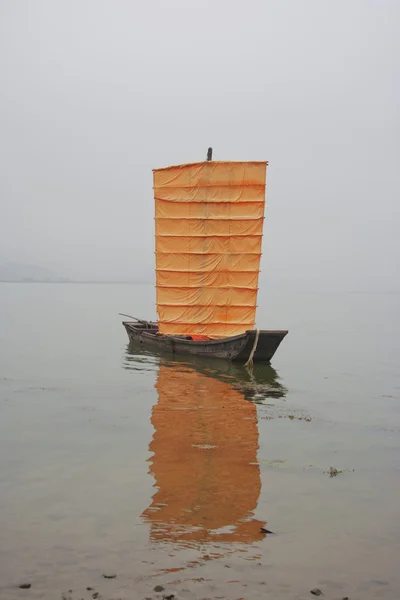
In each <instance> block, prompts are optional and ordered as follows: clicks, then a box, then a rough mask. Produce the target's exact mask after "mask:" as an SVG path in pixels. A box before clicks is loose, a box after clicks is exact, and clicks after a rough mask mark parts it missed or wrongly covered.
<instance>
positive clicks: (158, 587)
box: [154, 585, 165, 592]
mask: <svg viewBox="0 0 400 600" xmlns="http://www.w3.org/2000/svg"><path fill="white" fill-rule="evenodd" d="M164 590H165V588H163V586H162V585H156V587H155V588H154V591H155V592H163V591H164Z"/></svg>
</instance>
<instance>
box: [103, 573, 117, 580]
mask: <svg viewBox="0 0 400 600" xmlns="http://www.w3.org/2000/svg"><path fill="white" fill-rule="evenodd" d="M116 576H117V574H116V573H103V577H104V579H115V578H116Z"/></svg>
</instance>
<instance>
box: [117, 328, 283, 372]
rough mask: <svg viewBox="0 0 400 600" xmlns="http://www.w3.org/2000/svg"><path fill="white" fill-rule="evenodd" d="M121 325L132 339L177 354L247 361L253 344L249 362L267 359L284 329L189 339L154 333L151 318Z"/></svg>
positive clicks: (273, 350)
mask: <svg viewBox="0 0 400 600" xmlns="http://www.w3.org/2000/svg"><path fill="white" fill-rule="evenodd" d="M123 325H124V327H125V329H126V332H127V334H128V336H129V340H130V341H131V342H132V343H135V342H136V343H139V344H141V345H144V346H149V347H152V348H157V349H158V350H161V351H167V352H172V353H174V354H175V353H176V354H180V355H188V354H190V355H196V356H204V357H207V358H225V359H228V360H233V361H240V362H247V361H249V359H250V356H251V353H252V350H253V348H255V351H254V353H253V356H252V357H251V358H252V361H253V362H267V363H269V362H270V361H271V359H272V357H273V356H274V354H275V352H276V351H277V349H278V347H279V344H280V343H281V341H282V340H283V338H284V337H285V336H286V335H287V333H288V332H287V331H279V330H277V331H262V330H261V331H259V334H258V340H257V344H255V341H256V337H257V330H251V331H245V332H244V333H242V334H241V335H235V336H232V337H228V338H222V339H216V340H192V339H191V337H190V336H172V335H163V334H159V333H158V325H157V323H155V322H151V321H141V322H129V321H124V322H123Z"/></svg>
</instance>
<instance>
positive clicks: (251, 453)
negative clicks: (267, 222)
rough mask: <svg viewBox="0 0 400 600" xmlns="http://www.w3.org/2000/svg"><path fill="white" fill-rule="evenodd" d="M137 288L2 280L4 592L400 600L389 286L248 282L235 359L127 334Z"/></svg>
mask: <svg viewBox="0 0 400 600" xmlns="http://www.w3.org/2000/svg"><path fill="white" fill-rule="evenodd" d="M153 294H154V289H153V288H152V287H151V286H133V285H72V284H64V285H58V284H49V285H45V284H37V285H36V284H0V314H1V317H0V532H1V535H0V595H1V596H2V597H4V598H7V599H13V598H22V597H27V596H29V597H30V598H46V599H47V598H49V599H50V598H51V599H54V598H61V597H62V595H63V594H64V597H71V598H72V600H79V599H80V598H85V599H86V598H88V599H89V598H91V597H92V593H94V592H93V591H88V590H86V588H87V587H93V588H94V589H95V591H98V592H99V593H100V595H101V597H103V598H105V599H108V598H110V599H111V598H113V599H116V598H121V599H125V598H126V599H127V600H128V599H130V598H135V597H138V598H145V597H156V594H155V592H154V591H153V588H154V587H155V586H156V585H162V586H163V587H165V589H166V592H165V593H167V592H168V593H169V592H171V593H174V594H176V595H177V596H178V597H183V598H184V597H188V598H192V597H193V598H258V597H260V598H261V597H263V598H265V597H266V596H268V595H271V597H278V598H309V597H310V590H311V589H312V588H315V587H319V588H320V589H321V590H323V592H324V593H325V596H326V597H327V598H332V599H333V598H343V597H345V596H348V597H349V598H360V599H361V598H362V599H365V598H375V597H376V598H398V597H399V595H400V577H399V574H398V556H399V555H400V541H399V540H400V536H399V534H400V524H399V508H398V506H399V504H400V503H399V500H400V498H399V496H400V495H399V491H400V485H399V471H400V469H399V465H400V463H399V456H400V455H399V445H400V444H399V439H400V368H399V359H398V357H399V356H400V343H399V340H400V325H399V316H398V304H399V296H398V295H395V294H387V295H385V294H344V293H343V294H339V293H337V294H314V293H308V294H304V293H296V292H290V293H285V294H283V293H281V294H276V295H273V294H270V295H269V297H268V298H267V299H266V301H264V299H263V297H262V295H261V300H262V304H261V305H260V309H259V312H258V315H259V325H260V326H267V327H271V328H289V329H290V334H289V336H288V337H287V338H286V339H285V340H284V342H283V344H282V346H281V348H280V349H279V351H278V354H277V355H276V358H275V359H274V362H273V368H272V367H268V366H255V368H254V371H253V372H252V373H249V372H248V371H246V370H245V369H244V368H243V367H241V366H235V365H229V364H228V363H218V362H211V363H210V362H207V361H193V360H187V359H185V357H181V358H180V359H179V360H173V359H172V357H166V356H155V355H151V354H148V353H143V352H141V351H140V349H138V348H135V347H131V346H129V345H128V344H127V338H126V334H125V331H124V330H123V328H122V327H121V325H120V318H119V317H118V315H117V313H118V312H119V311H123V312H125V311H126V312H133V313H134V314H136V313H137V316H139V317H140V316H145V317H146V316H147V317H149V318H154V310H153V309H152V306H153ZM330 467H335V468H337V469H338V470H339V471H340V473H339V474H338V475H337V476H336V477H329V475H328V473H327V471H328V470H329V468H330ZM261 527H266V528H267V529H268V530H271V531H273V532H274V535H269V534H267V535H265V534H263V533H261V532H260V528H261ZM104 573H106V574H107V573H112V574H113V573H115V574H116V575H117V577H116V578H115V579H110V580H109V579H107V580H105V579H104V578H103V574H104ZM23 581H28V582H30V583H31V584H32V588H31V589H30V590H20V589H19V588H18V587H17V586H18V584H19V583H21V582H23ZM70 589H71V590H72V592H69V591H68V590H70Z"/></svg>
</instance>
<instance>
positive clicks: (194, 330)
mask: <svg viewBox="0 0 400 600" xmlns="http://www.w3.org/2000/svg"><path fill="white" fill-rule="evenodd" d="M266 167H267V163H266V162H265V161H264V162H220V161H207V162H202V163H193V164H188V165H179V166H176V167H167V168H165V169H155V170H154V171H153V173H154V198H155V223H156V232H155V238H156V287H157V313H158V326H159V332H160V333H164V334H168V335H205V336H208V337H210V338H221V337H229V336H233V335H238V334H241V333H243V332H244V331H246V330H247V329H253V328H254V322H255V313H256V304H257V290H258V274H259V269H260V257H261V240H262V232H263V222H264V207H265V181H266Z"/></svg>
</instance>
